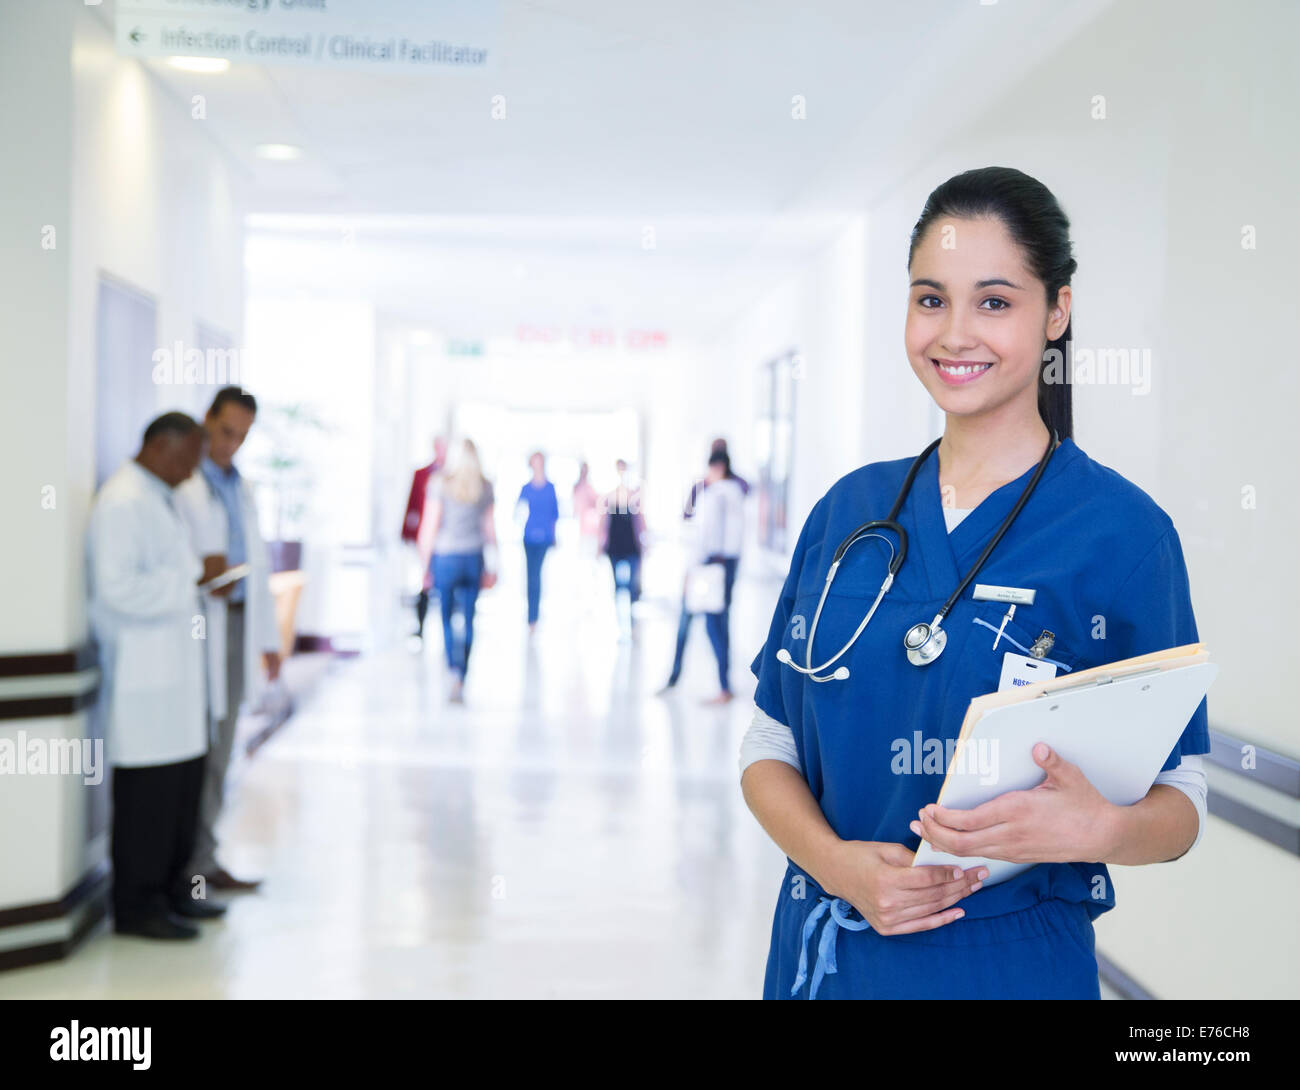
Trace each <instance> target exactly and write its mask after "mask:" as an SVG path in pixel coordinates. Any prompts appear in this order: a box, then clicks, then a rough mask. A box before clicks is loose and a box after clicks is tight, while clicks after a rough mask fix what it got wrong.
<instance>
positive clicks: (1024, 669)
mask: <svg viewBox="0 0 1300 1090" xmlns="http://www.w3.org/2000/svg"><path fill="white" fill-rule="evenodd" d="M1054 677H1056V664H1055V663H1053V662H1044V661H1043V660H1042V659H1032V658H1030V657H1029V656H1028V655H1017V654H1016V653H1015V652H1013V651H1008V652H1007V653H1006V654H1005V655H1003V656H1002V677H1001V678H1000V679H999V680H998V692H1000V693H1002V692H1006V691H1007V690H1008V689H1018V688H1019V687H1020V686H1022V685H1032V684H1034V682H1036V681H1048V680H1050V679H1051V678H1054Z"/></svg>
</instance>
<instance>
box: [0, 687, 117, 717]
mask: <svg viewBox="0 0 1300 1090" xmlns="http://www.w3.org/2000/svg"><path fill="white" fill-rule="evenodd" d="M98 689H99V687H98V686H96V687H95V688H94V689H92V690H90V692H87V693H78V694H77V695H76V696H24V697H20V698H19V699H17V700H4V699H2V698H0V720H5V719H42V718H49V717H50V716H55V715H75V714H76V713H77V712H79V711H82V710H84V709H85V708H89V707H90V706H91V705H92V704H94V703H95V695H96V693H97V692H98Z"/></svg>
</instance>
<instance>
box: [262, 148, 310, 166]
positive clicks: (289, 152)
mask: <svg viewBox="0 0 1300 1090" xmlns="http://www.w3.org/2000/svg"><path fill="white" fill-rule="evenodd" d="M256 151H257V155H258V158H260V159H275V160H276V161H278V162H281V163H287V162H289V161H290V160H291V159H301V158H302V148H299V147H295V146H294V145H293V144H258V145H257V148H256Z"/></svg>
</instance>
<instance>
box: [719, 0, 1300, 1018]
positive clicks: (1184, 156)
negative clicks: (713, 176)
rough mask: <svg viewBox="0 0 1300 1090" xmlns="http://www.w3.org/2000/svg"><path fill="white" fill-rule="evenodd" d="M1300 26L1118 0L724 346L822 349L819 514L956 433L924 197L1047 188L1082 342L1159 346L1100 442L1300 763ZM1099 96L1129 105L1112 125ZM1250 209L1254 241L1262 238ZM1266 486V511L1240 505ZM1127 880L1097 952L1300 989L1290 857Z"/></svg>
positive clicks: (803, 465) (1184, 988)
mask: <svg viewBox="0 0 1300 1090" xmlns="http://www.w3.org/2000/svg"><path fill="white" fill-rule="evenodd" d="M1298 20H1300V16H1298V13H1297V9H1296V7H1295V5H1293V4H1288V3H1281V2H1263V3H1255V4H1249V5H1235V6H1230V7H1223V6H1220V5H1199V4H1193V5H1186V4H1179V3H1173V2H1171V0H1165V2H1160V3H1150V4H1116V5H1114V6H1113V7H1111V8H1110V9H1108V10H1107V11H1106V12H1105V14H1104V15H1102V16H1101V17H1100V18H1099V19H1098V20H1097V21H1096V22H1095V23H1093V24H1092V25H1091V26H1089V27H1086V28H1085V29H1084V30H1082V31H1081V32H1079V33H1078V34H1077V35H1076V36H1075V37H1074V38H1073V39H1071V40H1070V41H1069V42H1068V43H1067V44H1066V45H1065V46H1064V47H1063V48H1061V49H1060V50H1059V52H1054V53H1051V54H1048V55H1045V56H1043V58H1042V60H1041V63H1040V64H1039V65H1038V66H1037V67H1035V68H1034V69H1032V70H1030V71H1029V72H1027V73H1026V74H1025V75H1024V76H1023V78H1022V79H1021V80H1019V81H1018V82H1017V83H1016V84H1015V85H1014V86H1012V87H1011V88H1010V89H1009V90H1008V91H1007V92H1006V94H1005V95H1004V97H1003V98H1001V99H1000V100H999V101H997V102H995V103H993V104H991V105H990V106H989V107H988V108H987V109H986V110H985V111H984V112H983V113H982V114H981V115H980V116H979V117H978V118H976V119H975V120H974V121H972V122H971V123H970V124H969V125H967V126H965V127H964V128H963V129H962V130H961V131H959V132H958V133H957V134H956V135H955V137H953V138H951V139H948V140H946V141H945V143H944V145H943V147H942V148H939V149H936V150H935V151H934V153H933V154H932V155H930V156H929V157H924V156H923V157H921V160H920V161H919V162H918V163H917V165H916V166H915V167H914V169H910V170H908V171H907V172H905V173H903V174H901V175H900V176H899V177H896V178H893V179H891V180H890V183H889V184H888V186H887V188H885V189H884V190H883V191H882V193H881V195H880V196H878V197H875V198H873V197H872V196H871V195H866V197H865V198H864V208H863V209H862V214H863V216H864V219H865V222H866V224H867V230H866V241H865V257H864V258H863V260H862V261H861V262H859V261H858V260H857V259H852V258H850V256H849V250H850V247H849V246H848V244H847V243H842V244H841V245H838V246H836V247H834V248H832V249H831V250H828V251H827V252H826V253H825V254H824V255H822V257H821V258H819V259H818V260H817V261H815V262H813V263H811V264H809V265H807V266H805V267H804V268H801V269H798V270H795V271H794V272H793V275H792V278H791V281H790V282H789V283H787V284H786V285H784V286H783V287H782V288H781V289H779V290H778V291H777V292H774V293H773V294H772V295H771V296H770V297H768V298H766V299H763V300H761V301H759V302H758V303H756V305H755V306H754V307H753V308H751V309H750V310H749V311H747V312H746V313H745V314H744V315H742V316H741V317H740V318H739V319H738V321H737V322H736V324H735V327H734V328H733V330H732V331H731V332H730V333H729V334H728V336H727V337H726V338H725V339H724V341H725V343H726V344H727V345H728V346H729V348H730V350H731V351H732V353H733V355H732V358H733V359H734V361H735V364H736V366H737V367H738V368H741V369H745V368H749V369H751V370H752V368H754V367H756V366H758V365H759V364H761V363H762V362H763V361H764V360H765V359H767V358H769V357H770V356H772V355H775V354H777V353H778V352H780V351H783V350H784V349H785V348H787V347H791V346H794V347H800V348H803V349H804V350H805V351H806V352H807V353H808V357H809V373H808V377H807V379H806V380H805V381H804V382H803V383H802V384H801V385H800V388H799V393H798V396H799V398H800V404H799V409H798V425H797V438H796V443H797V449H796V453H795V461H796V470H795V474H796V487H795V502H794V510H793V511H792V518H797V519H798V520H799V521H801V520H802V517H803V514H804V513H806V511H807V509H808V507H809V506H811V503H812V502H813V501H815V499H816V498H817V497H818V496H819V495H820V494H821V491H824V489H825V487H826V486H828V485H829V484H830V483H831V482H832V481H833V480H834V479H835V478H836V477H837V476H838V475H839V474H841V473H842V472H844V471H845V469H847V468H851V467H852V466H854V465H857V464H861V463H862V462H865V461H868V460H874V459H877V458H883V457H898V456H902V455H904V454H908V453H911V452H913V451H916V450H919V449H920V448H921V446H922V445H923V443H924V441H925V439H926V438H927V437H928V436H930V435H933V434H937V428H938V427H939V426H940V421H939V420H938V419H937V417H936V416H935V415H934V413H933V412H932V409H931V407H930V404H929V399H928V398H927V396H926V395H925V394H924V392H923V391H922V389H921V387H920V386H919V384H918V383H916V381H915V379H914V378H913V377H912V375H911V372H910V369H909V368H908V364H907V360H906V357H905V356H904V354H903V350H902V336H903V322H904V317H905V305H906V303H905V300H906V267H905V263H906V255H907V240H908V235H909V233H910V231H911V228H912V225H913V224H914V222H915V221H916V219H917V217H918V216H919V214H920V211H921V208H922V206H923V204H924V201H925V197H926V195H927V194H928V193H929V192H930V190H931V189H933V188H934V187H935V186H936V185H938V184H939V183H941V182H942V181H944V180H945V179H946V178H948V177H950V176H951V175H953V174H955V173H958V172H960V171H962V170H966V169H969V168H971V167H974V166H985V165H990V164H1004V165H1010V166H1015V167H1018V168H1019V169H1021V170H1024V171H1026V172H1027V173H1029V174H1031V175H1033V176H1035V177H1037V178H1039V179H1040V180H1042V181H1043V182H1044V183H1045V184H1047V185H1048V187H1049V188H1051V189H1052V190H1053V191H1054V192H1055V193H1056V195H1057V197H1058V198H1059V199H1060V201H1061V203H1062V205H1063V207H1064V208H1065V211H1066V213H1067V215H1068V216H1069V217H1070V218H1071V222H1072V235H1073V238H1074V241H1075V252H1076V257H1077V259H1078V262H1079V272H1078V274H1077V275H1076V277H1075V280H1074V293H1075V311H1074V314H1075V318H1074V336H1075V342H1076V347H1078V346H1088V347H1093V348H1123V347H1134V348H1150V349H1151V351H1152V361H1153V366H1152V386H1151V390H1150V393H1149V394H1147V395H1145V396H1135V395H1134V394H1133V392H1132V388H1131V387H1129V386H1095V385H1094V386H1079V387H1077V388H1076V389H1075V417H1076V429H1075V430H1076V438H1077V441H1078V442H1079V444H1080V446H1082V447H1083V449H1084V450H1085V451H1087V452H1088V453H1089V454H1090V455H1091V456H1092V457H1093V458H1095V459H1096V460H1098V461H1100V462H1102V463H1104V464H1107V465H1110V466H1112V467H1114V468H1115V469H1117V470H1119V471H1120V472H1121V473H1123V474H1124V475H1126V476H1127V477H1129V478H1130V479H1132V480H1133V481H1135V482H1136V483H1138V484H1139V485H1140V486H1142V487H1143V488H1145V489H1146V490H1147V491H1148V492H1149V493H1150V494H1151V495H1152V496H1153V497H1154V498H1155V500H1156V501H1157V502H1158V503H1159V504H1161V506H1162V507H1164V508H1165V510H1166V511H1168V512H1169V514H1170V515H1171V517H1172V518H1173V519H1174V522H1175V524H1176V525H1177V527H1178V529H1179V533H1180V536H1181V537H1182V541H1183V545H1184V549H1185V551H1186V555H1187V563H1188V567H1189V570H1190V575H1191V582H1192V593H1193V601H1194V603H1195V607H1196V612H1197V619H1198V623H1199V627H1200V633H1201V638H1202V639H1203V640H1204V641H1205V642H1206V643H1207V644H1208V645H1209V646H1210V648H1211V649H1212V651H1213V653H1214V655H1215V657H1216V659H1217V660H1218V661H1219V662H1220V664H1221V665H1222V667H1223V670H1222V673H1221V675H1220V678H1219V680H1218V682H1217V683H1216V686H1215V688H1214V690H1213V691H1212V693H1211V697H1210V720H1211V724H1212V725H1220V726H1222V727H1223V728H1224V729H1227V730H1230V731H1232V732H1234V733H1237V734H1240V735H1243V736H1245V737H1246V738H1248V739H1250V740H1253V741H1255V742H1257V743H1259V744H1263V745H1267V746H1269V747H1272V748H1275V749H1278V750H1281V751H1283V752H1284V753H1287V754H1289V755H1291V756H1293V757H1294V756H1300V736H1298V735H1297V726H1296V724H1297V717H1296V714H1295V709H1294V702H1293V700H1292V699H1291V696H1290V694H1289V693H1288V692H1287V691H1286V688H1285V686H1286V683H1287V682H1288V681H1289V680H1290V676H1291V671H1290V670H1289V668H1288V664H1287V663H1286V661H1285V658H1284V656H1285V655H1286V654H1287V650H1286V649H1287V648H1289V646H1290V640H1289V637H1290V622H1291V618H1292V617H1293V616H1294V615H1295V613H1296V612H1297V606H1298V605H1300V601H1298V600H1297V599H1298V598H1300V590H1298V588H1300V581H1297V580H1296V579H1295V578H1294V574H1293V569H1294V554H1295V545H1294V543H1295V541H1296V540H1298V539H1300V514H1297V508H1296V505H1295V504H1294V503H1293V502H1291V495H1292V492H1293V490H1292V489H1291V488H1290V487H1289V481H1290V478H1291V475H1292V468H1291V463H1292V459H1291V458H1290V457H1289V451H1288V449H1287V447H1286V445H1285V443H1286V439H1287V437H1288V436H1289V423H1290V419H1289V418H1290V416H1291V414H1292V413H1293V412H1294V406H1295V404H1296V402H1297V394H1300V369H1297V368H1296V367H1294V366H1292V365H1291V364H1290V363H1289V362H1288V361H1287V358H1286V357H1287V350H1286V348H1285V345H1284V344H1283V342H1284V341H1285V339H1286V335H1287V333H1288V332H1289V331H1290V330H1291V329H1293V328H1295V327H1296V319H1297V313H1296V311H1297V303H1296V291H1295V281H1296V278H1295V273H1294V255H1295V254H1296V253H1297V252H1298V249H1300V247H1298V245H1297V244H1298V243H1300V239H1298V238H1297V231H1298V228H1297V222H1296V217H1295V214H1294V207H1293V203H1294V202H1293V194H1294V191H1295V178H1296V177H1297V174H1298V173H1300V154H1298V153H1297V145H1296V142H1295V141H1294V140H1293V139H1290V137H1289V134H1290V133H1292V132H1293V130H1294V120H1293V118H1292V116H1291V114H1292V107H1293V104H1294V102H1295V100H1296V94H1297V90H1300V88H1298V87H1297V77H1296V70H1295V65H1294V60H1293V58H1292V57H1291V56H1290V55H1289V50H1290V44H1289V43H1291V42H1294V41H1295V40H1296V37H1297V31H1300V25H1298ZM1095 95H1104V96H1105V99H1106V106H1107V120H1102V121H1098V120H1094V119H1093V118H1092V117H1091V116H1090V110H1091V108H1092V98H1093V96H1095ZM1246 224H1251V225H1254V226H1255V227H1256V229H1257V232H1258V240H1259V241H1258V248H1257V249H1255V250H1243V249H1242V247H1241V244H1240V239H1241V232H1242V228H1243V225H1246ZM863 268H865V272H864V271H863ZM831 300H834V301H835V305H831V303H830V302H829V301H831ZM858 330H861V332H860V333H859V332H858ZM746 375H747V372H743V371H742V374H741V375H740V377H739V381H740V382H741V383H742V385H743V384H745V383H747V382H750V380H749V379H748V378H747V377H746ZM750 384H751V385H752V383H750ZM751 415H752V414H751ZM1247 485H1251V486H1254V487H1255V489H1256V490H1257V493H1258V502H1257V507H1256V508H1255V509H1243V506H1242V489H1243V487H1245V486H1247ZM798 524H799V523H798V522H796V525H798ZM1115 880H1116V885H1117V889H1118V902H1119V908H1118V909H1117V910H1116V911H1114V912H1111V913H1108V914H1106V915H1105V916H1103V917H1102V918H1101V919H1100V921H1099V922H1098V925H1097V929H1098V936H1099V942H1100V945H1101V947H1102V948H1103V950H1104V951H1105V952H1106V953H1108V954H1109V955H1110V956H1112V957H1113V958H1114V959H1115V960H1116V961H1117V962H1119V963H1120V964H1121V965H1122V966H1123V967H1124V968H1125V969H1126V970H1128V971H1129V972H1130V973H1131V974H1132V975H1133V976H1135V977H1136V978H1137V979H1138V980H1139V981H1140V982H1141V983H1142V984H1144V985H1145V986H1146V987H1148V988H1149V989H1151V990H1152V991H1153V992H1155V993H1156V994H1157V995H1159V996H1163V997H1170V998H1174V997H1190V996H1212V995H1213V996H1234V997H1235V996H1281V995H1291V996H1294V995H1295V994H1296V983H1295V982H1296V980H1297V979H1298V978H1300V939H1298V938H1297V935H1296V930H1295V927H1294V921H1293V919H1288V914H1289V915H1290V916H1292V917H1293V915H1294V913H1293V911H1291V910H1290V909H1289V908H1287V907H1286V906H1294V905H1295V904H1296V903H1297V900H1300V862H1298V861H1297V860H1296V858H1295V857H1294V856H1293V855H1290V854H1289V853H1286V852H1284V851H1281V850H1280V849H1276V848H1273V847H1271V846H1270V845H1268V844H1266V843H1263V842H1261V841H1260V840H1258V839H1257V838H1255V837H1252V836H1250V835H1249V834H1246V833H1243V832H1241V831H1239V830H1238V829H1236V828H1235V827H1233V826H1230V825H1228V824H1227V823H1224V822H1221V821H1219V820H1218V819H1214V818H1211V819H1210V828H1209V830H1208V831H1207V834H1206V836H1205V839H1204V841H1203V842H1202V843H1201V845H1200V846H1199V847H1198V849H1197V851H1196V853H1195V854H1194V855H1192V856H1190V857H1188V858H1187V859H1186V860H1184V861H1183V862H1181V863H1179V864H1177V865H1173V866H1153V867H1146V868H1116V874H1115ZM1271 906H1282V908H1281V909H1280V910H1277V911H1275V910H1274V909H1273V908H1272V907H1271ZM1242 933H1249V934H1251V935H1258V936H1261V937H1265V938H1266V939H1267V941H1250V942H1242V941H1241V940H1240V938H1239V936H1240V935H1241V934H1242Z"/></svg>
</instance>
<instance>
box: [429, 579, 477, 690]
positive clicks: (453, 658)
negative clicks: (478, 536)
mask: <svg viewBox="0 0 1300 1090" xmlns="http://www.w3.org/2000/svg"><path fill="white" fill-rule="evenodd" d="M482 578H483V554H482V553H434V555H433V585H434V586H435V587H436V588H437V591H438V603H439V605H440V606H441V607H442V647H443V652H444V653H445V654H446V656H447V666H448V667H449V668H450V669H451V671H452V672H453V673H455V674H457V675H458V676H459V677H461V678H462V679H463V678H464V677H465V670H466V669H467V668H468V666H469V650H470V645H471V644H472V643H473V642H474V605H475V603H476V602H477V601H478V591H479V583H480V581H481V580H482ZM457 611H459V612H460V614H461V616H462V617H463V618H464V628H463V629H462V630H461V632H460V633H457V632H456V630H455V626H454V625H453V624H452V618H453V617H454V616H455V614H456V612H457Z"/></svg>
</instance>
